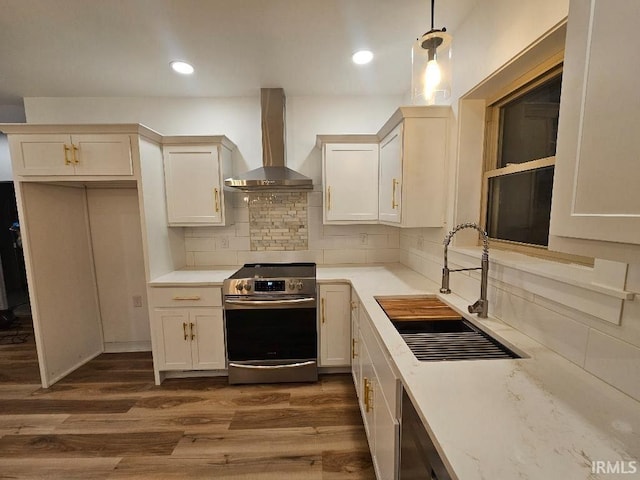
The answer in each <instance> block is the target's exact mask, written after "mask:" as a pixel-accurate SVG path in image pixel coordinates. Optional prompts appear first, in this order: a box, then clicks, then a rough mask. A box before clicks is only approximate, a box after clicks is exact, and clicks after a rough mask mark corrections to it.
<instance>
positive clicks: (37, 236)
mask: <svg viewBox="0 0 640 480" xmlns="http://www.w3.org/2000/svg"><path fill="white" fill-rule="evenodd" d="M0 131H2V132H4V133H6V134H7V135H8V139H9V148H10V153H11V161H12V166H13V171H14V184H15V188H16V200H17V206H18V214H19V218H20V228H21V234H22V243H23V250H24V257H25V264H26V270H27V281H28V286H29V296H30V303H31V311H32V317H33V325H34V334H35V340H36V346H37V351H38V362H39V365H40V376H41V383H42V386H43V387H45V388H46V387H48V386H50V385H52V384H53V383H55V382H56V381H58V380H59V379H61V378H62V377H64V376H65V375H67V374H68V373H70V372H72V371H73V370H75V369H76V368H78V367H79V366H80V365H82V364H84V363H86V362H87V361H89V360H91V359H92V358H94V357H96V356H97V355H99V354H100V353H102V352H105V351H137V350H149V349H150V346H151V338H150V326H149V312H148V308H147V298H148V287H147V282H148V281H149V279H150V278H153V277H157V276H159V275H162V274H164V273H167V272H169V271H173V270H174V269H175V268H178V267H180V266H182V265H184V251H183V249H182V248H180V243H179V242H180V240H179V238H178V236H176V235H175V234H173V233H172V232H171V231H170V230H169V228H168V226H167V216H166V206H165V192H164V178H163V166H162V149H161V136H160V135H159V134H158V133H156V132H154V131H152V130H150V129H148V128H146V127H143V126H141V125H137V124H128V125H35V124H4V125H0Z"/></svg>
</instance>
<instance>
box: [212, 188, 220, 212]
mask: <svg viewBox="0 0 640 480" xmlns="http://www.w3.org/2000/svg"><path fill="white" fill-rule="evenodd" d="M213 197H214V200H215V207H216V213H218V212H219V211H220V193H218V189H217V188H214V189H213Z"/></svg>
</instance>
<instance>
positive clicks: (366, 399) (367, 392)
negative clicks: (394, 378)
mask: <svg viewBox="0 0 640 480" xmlns="http://www.w3.org/2000/svg"><path fill="white" fill-rule="evenodd" d="M370 385H371V381H370V380H369V379H368V378H366V377H365V379H364V392H363V393H364V409H365V411H366V412H367V413H369V412H370V411H371V405H370V401H371V390H370V389H369V386H370Z"/></svg>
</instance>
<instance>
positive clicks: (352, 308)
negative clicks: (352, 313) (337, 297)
mask: <svg viewBox="0 0 640 480" xmlns="http://www.w3.org/2000/svg"><path fill="white" fill-rule="evenodd" d="M356 308H358V303H357V302H353V301H352V302H351V310H355V309H356Z"/></svg>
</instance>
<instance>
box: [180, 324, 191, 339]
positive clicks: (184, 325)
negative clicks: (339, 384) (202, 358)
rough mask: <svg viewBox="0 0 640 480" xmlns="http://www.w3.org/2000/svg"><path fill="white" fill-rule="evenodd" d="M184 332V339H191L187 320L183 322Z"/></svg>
mask: <svg viewBox="0 0 640 480" xmlns="http://www.w3.org/2000/svg"><path fill="white" fill-rule="evenodd" d="M182 333H184V339H185V340H188V339H189V335H188V334H187V323H186V322H182Z"/></svg>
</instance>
